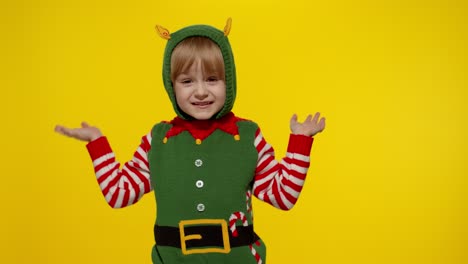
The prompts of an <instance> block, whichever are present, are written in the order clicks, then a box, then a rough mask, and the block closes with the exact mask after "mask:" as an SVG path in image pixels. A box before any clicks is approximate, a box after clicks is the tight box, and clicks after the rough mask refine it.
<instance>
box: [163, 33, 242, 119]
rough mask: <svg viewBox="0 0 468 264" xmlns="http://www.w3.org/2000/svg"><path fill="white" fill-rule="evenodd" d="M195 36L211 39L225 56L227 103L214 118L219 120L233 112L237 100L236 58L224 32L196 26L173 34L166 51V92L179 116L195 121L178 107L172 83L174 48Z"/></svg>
mask: <svg viewBox="0 0 468 264" xmlns="http://www.w3.org/2000/svg"><path fill="white" fill-rule="evenodd" d="M195 36H198V37H207V38H209V39H211V40H212V41H213V42H215V43H216V44H217V45H218V46H219V47H220V49H221V53H222V55H223V59H224V68H225V80H226V101H225V103H224V107H223V108H222V109H221V111H219V112H218V113H217V114H216V115H215V116H214V117H213V118H214V119H219V118H221V117H223V116H224V115H226V114H227V113H229V112H230V111H231V109H232V107H233V106H234V100H235V99H236V68H235V65H234V57H233V55H232V50H231V44H229V40H228V38H227V36H224V32H223V31H221V30H219V29H217V28H214V27H211V26H208V25H194V26H189V27H186V28H183V29H180V30H179V31H177V32H174V33H171V39H169V40H168V41H167V45H166V50H165V51H164V61H163V82H164V87H165V88H166V92H167V94H168V95H169V98H170V99H171V102H172V105H173V107H174V110H175V112H176V113H177V115H178V116H179V117H180V118H182V119H185V120H191V119H193V118H192V117H191V116H189V115H187V114H186V113H184V112H183V111H182V110H181V109H180V108H179V107H178V105H177V102H176V99H175V94H174V88H173V86H172V81H171V55H172V51H173V50H174V48H175V47H176V46H177V44H179V43H180V42H181V41H182V40H184V39H186V38H189V37H195Z"/></svg>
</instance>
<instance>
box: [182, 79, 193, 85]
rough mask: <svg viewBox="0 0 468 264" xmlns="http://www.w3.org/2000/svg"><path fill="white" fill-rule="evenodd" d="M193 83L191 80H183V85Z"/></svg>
mask: <svg viewBox="0 0 468 264" xmlns="http://www.w3.org/2000/svg"><path fill="white" fill-rule="evenodd" d="M191 82H192V80H190V79H183V80H182V81H181V83H183V84H189V83H191Z"/></svg>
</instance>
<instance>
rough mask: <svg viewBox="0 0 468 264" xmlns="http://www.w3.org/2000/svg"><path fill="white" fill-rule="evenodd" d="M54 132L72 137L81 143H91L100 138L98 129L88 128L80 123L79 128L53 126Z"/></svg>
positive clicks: (85, 124) (83, 123)
mask: <svg viewBox="0 0 468 264" xmlns="http://www.w3.org/2000/svg"><path fill="white" fill-rule="evenodd" d="M55 132H57V133H59V134H62V135H64V136H68V137H72V138H75V139H78V140H82V141H87V142H90V141H93V140H95V139H97V138H99V137H101V136H102V133H101V131H100V130H99V128H97V127H94V126H90V125H88V123H86V122H82V123H81V127H79V128H68V127H64V126H61V125H57V126H55Z"/></svg>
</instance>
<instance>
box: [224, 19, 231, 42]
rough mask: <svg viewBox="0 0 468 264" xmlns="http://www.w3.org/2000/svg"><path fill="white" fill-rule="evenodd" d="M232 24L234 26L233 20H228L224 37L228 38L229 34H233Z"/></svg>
mask: <svg viewBox="0 0 468 264" xmlns="http://www.w3.org/2000/svg"><path fill="white" fill-rule="evenodd" d="M231 24H232V19H231V18H228V20H227V21H226V26H225V27H224V36H226V37H227V36H228V35H229V32H231Z"/></svg>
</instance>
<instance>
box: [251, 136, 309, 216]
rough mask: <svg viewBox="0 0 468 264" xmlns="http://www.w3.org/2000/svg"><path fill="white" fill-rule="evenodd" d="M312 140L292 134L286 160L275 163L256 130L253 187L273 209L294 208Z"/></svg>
mask: <svg viewBox="0 0 468 264" xmlns="http://www.w3.org/2000/svg"><path fill="white" fill-rule="evenodd" d="M313 140H314V139H313V138H312V137H308V136H304V135H294V134H291V135H290V137H289V144H288V151H287V153H286V157H284V158H283V159H282V160H281V161H280V162H278V161H277V160H276V159H275V152H274V150H273V147H272V146H271V145H270V144H268V143H267V142H266V141H265V139H264V138H263V136H262V133H261V131H260V129H257V132H256V133H255V142H254V144H255V148H256V149H257V152H258V161H257V168H256V170H255V178H254V183H253V193H254V195H255V196H256V197H257V198H258V199H260V200H262V201H264V202H267V203H269V204H271V205H273V206H274V207H276V208H279V209H282V210H290V209H291V208H292V207H293V206H294V204H296V202H297V199H298V198H299V194H300V192H301V190H302V186H303V185H304V180H305V178H306V175H307V170H308V168H309V164H310V150H311V148H312V143H313Z"/></svg>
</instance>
